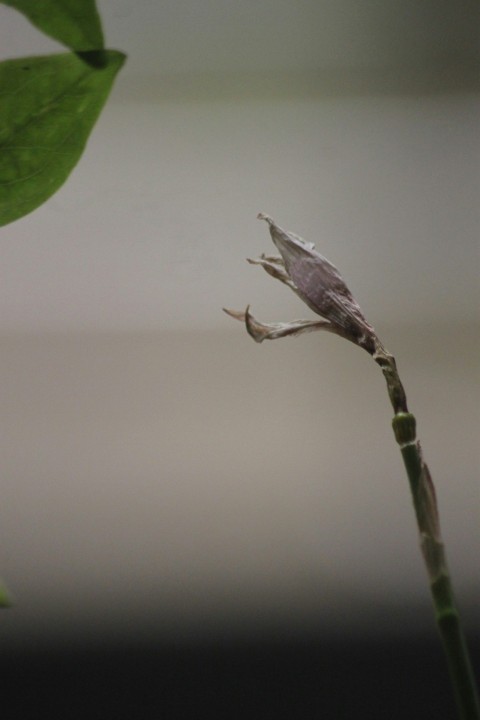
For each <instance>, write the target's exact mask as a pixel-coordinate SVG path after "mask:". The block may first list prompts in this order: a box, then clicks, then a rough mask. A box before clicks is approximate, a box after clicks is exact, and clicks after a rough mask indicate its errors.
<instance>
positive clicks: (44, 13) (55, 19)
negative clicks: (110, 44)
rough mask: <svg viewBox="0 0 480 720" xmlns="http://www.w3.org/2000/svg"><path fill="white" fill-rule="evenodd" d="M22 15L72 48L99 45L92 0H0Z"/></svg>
mask: <svg viewBox="0 0 480 720" xmlns="http://www.w3.org/2000/svg"><path fill="white" fill-rule="evenodd" d="M0 2H3V3H4V4H5V5H10V6H11V7H13V8H16V9H17V10H19V11H20V12H21V13H23V14H24V15H26V16H27V17H28V19H29V20H30V22H31V23H33V25H35V26H36V27H38V28H39V30H42V32H44V33H45V34H46V35H49V36H50V37H52V38H54V40H58V41H59V42H61V43H62V44H63V45H66V46H67V47H69V48H71V49H72V50H75V51H76V52H88V51H90V50H102V49H103V32H102V24H101V22H100V16H99V14H98V12H97V8H96V6H95V0H0Z"/></svg>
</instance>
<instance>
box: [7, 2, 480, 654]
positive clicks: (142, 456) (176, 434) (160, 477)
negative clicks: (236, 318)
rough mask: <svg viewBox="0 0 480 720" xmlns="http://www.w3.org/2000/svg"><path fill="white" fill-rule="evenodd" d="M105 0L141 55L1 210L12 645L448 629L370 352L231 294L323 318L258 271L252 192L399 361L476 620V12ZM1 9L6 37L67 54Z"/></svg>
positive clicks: (262, 233)
mask: <svg viewBox="0 0 480 720" xmlns="http://www.w3.org/2000/svg"><path fill="white" fill-rule="evenodd" d="M100 9H101V12H102V14H103V18H104V25H105V30H106V35H107V37H108V39H109V42H110V44H111V46H114V47H118V48H121V49H123V50H125V51H126V52H127V53H128V54H129V60H128V64H127V66H126V68H125V70H124V72H123V73H122V74H121V76H120V77H119V78H118V81H117V84H116V86H115V88H114V91H113V94H112V97H111V100H110V102H109V104H108V105H107V107H106V109H105V111H104V113H103V115H102V117H101V119H100V121H99V123H98V125H97V127H96V129H95V131H94V134H93V136H92V138H91V140H90V143H89V146H88V148H87V152H86V154H85V156H84V158H83V159H82V160H81V162H80V164H79V166H78V168H77V169H76V170H75V171H74V173H73V174H72V176H71V177H70V179H69V181H68V182H67V184H66V185H65V186H64V188H62V190H61V191H60V192H59V193H58V194H57V195H56V196H55V197H54V198H52V199H51V200H50V201H49V202H48V203H47V204H46V205H45V206H43V207H42V208H40V209H39V210H37V211H36V212H35V213H33V214H31V215H30V216H28V217H27V218H24V219H22V220H20V221H18V222H16V223H14V224H13V225H10V226H8V227H5V228H3V229H2V239H1V245H0V253H1V263H0V273H1V283H0V309H1V311H0V338H1V348H2V349H1V351H0V387H1V388H2V389H1V398H2V401H1V404H0V407H1V416H0V422H1V427H2V431H1V436H2V441H1V442H2V448H1V457H2V466H3V470H2V504H1V507H0V527H1V536H2V543H1V547H2V552H1V553H0V558H1V565H0V567H1V569H2V573H3V575H4V577H5V578H6V580H7V581H8V584H9V585H10V586H11V588H12V590H13V594H14V596H15V600H16V607H15V609H14V610H12V612H11V613H9V614H8V616H5V617H6V618H7V619H6V621H5V638H10V639H11V640H12V641H21V640H22V641H25V642H27V641H29V640H27V638H30V639H31V638H49V637H52V635H54V634H55V632H57V633H61V634H62V636H63V637H64V638H69V637H72V636H74V635H75V634H78V633H80V634H82V633H83V634H85V633H89V632H91V633H93V632H97V629H98V628H103V629H104V630H109V631H111V632H114V633H135V634H139V633H140V634H141V633H147V632H151V631H152V628H154V629H155V631H156V632H159V633H160V634H167V633H171V632H175V633H179V634H188V633H191V632H198V631H199V630H202V629H203V631H205V630H207V631H209V632H210V631H211V632H214V631H216V632H220V629H219V628H221V632H233V629H234V628H237V630H238V628H239V627H244V624H250V625H252V626H253V627H256V628H259V627H262V626H265V625H267V626H268V625H271V626H272V627H276V628H278V631H279V632H301V631H302V629H303V628H304V627H306V626H308V627H315V628H317V629H319V630H320V632H324V631H326V629H327V628H328V629H329V630H331V629H334V630H335V629H342V628H343V629H349V630H350V631H353V629H354V628H355V627H357V628H359V627H362V626H363V625H364V624H365V623H367V625H368V626H369V627H371V626H373V625H374V624H377V628H380V629H381V630H382V631H384V630H386V629H389V631H392V632H393V631H394V629H395V623H396V619H398V618H400V617H401V618H403V620H402V622H406V621H407V622H408V623H410V624H411V626H412V627H414V626H416V622H417V621H416V620H415V619H414V618H413V616H412V610H411V608H416V607H417V606H418V607H419V608H420V610H419V614H418V622H419V625H421V624H422V623H424V622H425V623H426V624H427V625H428V623H429V622H430V616H429V612H430V607H429V604H428V603H429V600H428V596H427V590H426V583H425V580H424V576H423V568H422V567H421V563H420V558H419V553H418V551H417V547H416V537H415V528H414V524H413V512H412V510H411V507H410V500H409V497H408V491H407V487H406V480H405V479H404V476H403V470H402V467H401V462H400V458H399V456H398V453H397V451H396V447H395V445H394V442H393V438H392V437H391V432H390V428H389V422H390V409H389V406H388V402H387V398H386V393H385V391H384V388H383V379H382V377H381V374H380V373H379V371H378V369H377V368H376V367H375V366H374V364H373V363H372V362H371V361H370V360H369V358H368V356H367V355H365V357H364V356H363V354H362V353H361V352H360V351H359V350H357V349H356V348H354V347H353V346H350V345H349V344H347V343H342V342H340V341H338V339H337V338H334V337H331V336H327V335H325V336H322V335H317V336H312V337H306V338H300V339H298V340H295V341H294V340H284V341H283V342H281V341H279V342H278V343H271V344H268V345H267V346H261V347H256V346H255V345H254V344H253V342H251V340H250V339H249V338H248V337H247V335H246V334H245V332H244V331H243V329H242V327H241V326H240V325H239V324H238V325H237V324H235V323H234V322H233V321H231V320H229V319H228V318H226V317H225V316H224V315H223V314H222V313H221V312H220V308H221V306H222V305H227V306H231V307H238V308H242V307H244V306H245V305H246V304H247V302H251V303H252V306H253V310H254V312H255V313H256V314H257V315H258V316H259V317H260V318H261V319H265V320H283V319H285V320H286V319H293V318H294V317H310V316H311V313H310V311H309V310H308V309H307V308H303V307H302V306H301V304H300V302H299V301H298V299H297V298H295V296H294V295H292V294H291V293H290V294H289V293H288V292H287V290H286V289H285V288H283V287H282V286H280V285H279V284H278V283H275V282H274V281H273V280H271V279H270V278H268V277H267V276H266V275H265V274H264V273H262V272H261V270H259V269H255V268H252V267H249V266H248V265H247V264H246V263H245V262H244V258H245V257H247V256H252V255H253V256H255V255H258V254H259V253H260V252H262V251H268V250H270V242H269V237H268V233H267V231H266V227H265V226H264V225H262V224H260V223H258V222H257V221H256V220H255V216H256V213H257V212H258V211H259V210H262V211H266V212H268V213H269V214H271V215H272V216H273V217H275V219H277V220H278V222H279V223H280V224H282V225H284V226H285V227H286V228H288V229H291V230H293V231H295V232H298V233H299V234H301V235H303V236H304V237H306V238H308V239H309V240H313V241H314V242H316V244H317V247H318V248H319V250H320V251H321V252H322V253H323V254H325V255H326V256H327V257H328V258H329V259H331V260H332V261H333V262H334V263H335V264H336V265H337V266H338V267H339V268H340V269H341V271H342V273H343V274H344V276H345V278H346V279H347V280H348V282H349V284H350V286H351V288H352V290H353V291H354V292H355V294H356V295H357V297H358V299H359V301H360V302H361V304H362V307H363V309H364V311H365V313H366V314H367V317H368V318H369V319H370V321H371V322H372V323H373V324H374V325H375V326H376V327H377V329H378V331H379V333H380V335H381V336H382V337H384V338H385V342H386V344H387V346H388V347H389V348H390V349H391V350H392V351H393V352H394V353H396V355H397V357H398V359H399V363H400V367H401V368H402V370H403V371H404V374H405V384H406V387H407V392H408V394H409V396H410V400H411V406H412V409H413V410H414V412H416V414H417V416H418V419H419V423H420V436H421V438H423V444H424V449H425V454H426V457H427V459H428V460H429V462H430V465H431V469H432V472H433V475H434V478H435V479H436V482H437V485H438V494H439V498H440V505H441V510H442V515H443V518H444V525H445V535H446V537H447V540H448V546H449V549H450V558H451V561H452V565H453V566H454V575H455V578H456V579H457V585H458V591H457V594H458V595H459V598H460V599H461V601H463V605H464V606H465V609H466V614H467V623H470V624H471V625H474V624H477V626H478V624H479V621H480V619H479V618H478V615H477V614H476V612H474V609H473V608H474V604H475V598H476V596H478V590H479V576H478V567H477V565H478V563H477V558H478V556H479V552H480V540H479V538H480V523H479V512H478V511H479V497H478V470H479V453H478V442H477V438H478V430H479V429H480V418H479V413H478V409H477V408H478V359H479V357H478V356H479V342H478V307H479V284H478V270H479V246H478V230H479V225H480V223H479V210H478V207H479V204H478V187H479V179H480V177H479V174H480V173H479V168H480V164H479V141H478V120H477V118H478V110H479V99H478V87H479V83H478V77H479V76H478V60H479V47H478V37H477V30H476V28H477V27H478V22H477V21H478V17H477V16H478V8H477V5H476V3H473V2H471V3H469V2H463V3H458V2H441V3H438V2H423V3H418V2H402V3H400V2H394V1H393V0H391V1H390V2H386V3H385V2H383V3H380V2H373V1H372V2H365V3H362V4H361V7H360V5H359V4H357V3H350V2H338V0H337V1H336V2H326V1H324V2H306V1H305V2H292V1H291V0H288V1H287V0H276V1H275V0H263V1H262V2H260V3H258V2H255V3H253V2H242V3H235V2H227V1H223V2H220V1H217V2H213V1H210V2H207V1H204V2H201V3H198V2H195V3H192V2H165V3H155V2H148V1H147V0H141V1H139V2H136V3H134V4H133V3H131V2H128V3H127V2H123V0H121V1H120V0H118V1H116V2H106V1H105V2H103V3H101V4H100ZM0 12H1V30H0V36H1V40H2V53H3V54H4V56H5V57H11V56H18V55H22V54H33V53H37V52H50V51H52V50H53V49H55V50H57V49H58V48H57V47H56V46H55V45H54V43H50V42H48V41H47V40H44V39H43V38H42V37H41V35H40V34H39V33H37V32H36V31H35V30H34V29H33V28H30V27H29V26H28V24H27V23H26V21H24V20H23V18H21V16H19V15H18V16H17V15H16V14H15V13H14V12H13V11H11V10H9V9H8V8H4V7H2V8H0ZM354 599H355V604H356V607H357V608H358V607H360V609H361V612H360V614H359V615H357V614H355V615H354V614H353V611H352V607H353V602H354ZM402 609H403V610H402ZM402 613H403V614H402ZM228 628H229V629H228Z"/></svg>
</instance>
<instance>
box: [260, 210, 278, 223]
mask: <svg viewBox="0 0 480 720" xmlns="http://www.w3.org/2000/svg"><path fill="white" fill-rule="evenodd" d="M257 220H265V222H267V223H268V224H269V225H273V224H274V222H273V220H272V218H271V217H270V215H266V214H265V213H262V212H259V213H258V215H257Z"/></svg>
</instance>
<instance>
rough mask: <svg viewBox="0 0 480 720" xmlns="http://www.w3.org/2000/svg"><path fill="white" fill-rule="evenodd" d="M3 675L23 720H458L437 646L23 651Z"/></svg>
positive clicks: (12, 709)
mask: <svg viewBox="0 0 480 720" xmlns="http://www.w3.org/2000/svg"><path fill="white" fill-rule="evenodd" d="M473 650H474V657H475V658H476V659H477V660H478V659H479V658H480V643H478V642H477V643H476V645H475V646H474V647H473ZM478 666H479V663H478V662H477V667H478ZM1 672H2V678H3V688H4V691H6V694H5V695H4V700H3V702H4V707H5V708H9V710H8V711H7V716H8V717H9V718H10V719H15V720H17V719H18V720H20V719H21V720H27V719H29V718H36V719H39V718H49V719H52V720H53V719H55V718H62V720H63V719H68V720H71V719H72V718H91V719H92V720H93V719H102V720H103V719H105V720H106V719H107V718H108V719H110V718H111V719H112V720H127V719H128V720H142V719H143V718H145V719H146V718H148V719H150V718H152V719H153V718H169V719H174V718H209V717H212V716H215V717H225V718H229V717H233V716H235V717H241V718H249V719H251V718H273V717H275V718H276V717H289V718H304V719H309V718H317V717H318V718H335V719H338V718H345V719H347V718H349V719H350V718H357V719H358V718H370V720H375V719H376V718H378V720H380V718H381V719H382V720H384V719H386V718H388V720H396V719H397V718H398V720H400V718H401V719H402V720H405V719H406V718H422V717H424V718H435V720H452V719H454V718H455V717H456V715H455V708H454V705H453V700H452V697H451V693H450V686H449V682H448V678H447V672H446V666H445V662H444V658H443V654H442V651H441V648H440V645H439V643H438V642H435V638H434V637H432V638H431V639H430V640H427V641H422V640H419V639H415V640H411V641H409V640H408V639H405V640H402V641H398V640H395V641H391V642H387V641H385V640H382V641H380V640H368V641H360V640H356V641H351V642H349V641H342V642H340V641H332V640H329V641H328V642H326V643H323V642H320V641H319V642H315V643H310V642H307V641H303V642H301V641H294V642H293V641H292V642H274V641H269V642H265V641H262V642H259V641H258V642H255V641H250V642H247V641H245V642H236V643H230V644H219V643H216V644H213V643H205V642H204V643H201V644H200V643H199V644H195V645H188V644H185V643H182V644H179V645H176V644H174V643H171V644H169V645H166V644H153V643H152V644H151V645H149V644H135V642H131V643H128V644H127V643H124V644H117V645H107V646H105V645H103V646H102V645H98V646H93V645H92V646H91V647H88V648H87V647H84V648H79V647H77V648H72V649H70V650H67V649H65V648H62V649H59V648H57V649H54V648H50V649H40V648H37V649H36V651H35V652H26V651H22V652H20V651H19V650H18V649H17V650H15V651H14V652H13V653H10V654H8V655H7V654H3V655H2V660H1Z"/></svg>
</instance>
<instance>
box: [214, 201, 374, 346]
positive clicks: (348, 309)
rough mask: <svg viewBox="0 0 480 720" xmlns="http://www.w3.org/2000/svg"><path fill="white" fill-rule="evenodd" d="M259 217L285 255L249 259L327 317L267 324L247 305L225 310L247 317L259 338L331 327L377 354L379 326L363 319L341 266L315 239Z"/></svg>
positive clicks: (314, 309)
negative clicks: (318, 247)
mask: <svg viewBox="0 0 480 720" xmlns="http://www.w3.org/2000/svg"><path fill="white" fill-rule="evenodd" d="M257 217H258V218H259V219H260V220H265V221H266V222H267V223H268V225H269V227H270V234H271V236H272V240H273V242H274V244H275V245H276V247H277V248H278V250H279V252H280V255H281V257H267V256H266V255H261V256H260V258H258V259H257V260H249V262H250V263H252V264H255V265H261V266H262V267H263V268H264V270H265V271H266V272H267V273H268V274H269V275H271V276H272V277H274V278H275V279H277V280H280V281H281V282H283V283H284V284H285V285H288V287H290V288H291V289H292V290H293V291H294V292H295V293H296V294H297V295H298V296H299V297H300V298H301V299H302V300H303V302H305V303H306V304H307V305H308V306H309V307H310V308H311V309H312V310H313V311H314V312H315V313H317V315H320V316H321V317H322V318H323V320H322V321H309V320H295V321H293V322H292V323H275V324H272V325H264V324H262V323H259V322H258V320H256V319H255V318H253V316H252V315H251V314H250V313H249V311H248V308H247V312H245V313H242V312H237V311H232V310H226V312H227V313H228V314H229V315H231V316H232V317H235V318H236V319H238V320H243V321H244V322H245V324H246V326H247V330H248V331H249V333H250V335H252V337H253V338H254V339H255V340H256V341H257V342H261V341H262V340H265V339H267V338H268V339H275V338H278V337H285V336H286V335H299V334H300V333H302V332H311V331H312V330H328V331H330V332H334V333H336V334H337V335H340V336H341V337H344V338H346V339H347V340H350V341H351V342H354V343H355V344H356V345H359V346H360V347H363V348H364V349H365V350H367V351H368V352H369V353H370V354H372V355H373V354H374V352H375V349H376V346H377V343H378V341H377V338H376V335H375V331H374V329H373V328H372V326H371V325H369V324H368V323H367V321H366V320H365V318H364V316H363V314H362V311H361V310H360V306H359V305H358V303H357V301H356V300H355V298H354V297H353V295H352V293H351V292H350V290H349V289H348V287H347V286H346V285H345V282H344V281H343V279H342V276H341V275H340V273H339V272H338V270H337V268H336V267H335V266H334V265H332V263H330V262H329V261H328V260H327V259H326V258H324V257H323V255H320V253H319V252H317V251H316V250H315V246H314V245H313V244H312V243H307V242H305V240H303V239H302V238H301V237H299V236H298V235H294V233H291V232H286V231H285V230H283V229H282V228H281V227H279V226H278V225H277V224H276V223H275V222H274V221H273V220H272V218H271V217H269V216H268V215H265V214H264V213H259V215H258V216H257Z"/></svg>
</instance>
